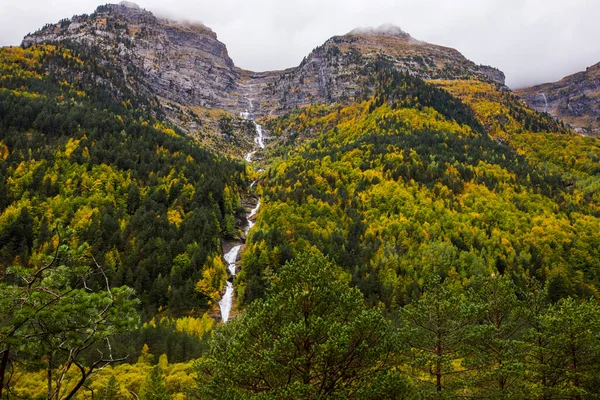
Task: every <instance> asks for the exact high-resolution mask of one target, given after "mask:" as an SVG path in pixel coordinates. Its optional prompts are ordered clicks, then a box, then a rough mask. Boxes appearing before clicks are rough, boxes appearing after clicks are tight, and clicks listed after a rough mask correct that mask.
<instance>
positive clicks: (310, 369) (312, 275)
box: [0, 3, 600, 400]
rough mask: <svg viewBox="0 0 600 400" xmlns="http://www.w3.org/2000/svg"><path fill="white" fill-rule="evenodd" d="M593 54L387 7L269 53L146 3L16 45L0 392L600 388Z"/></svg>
mask: <svg viewBox="0 0 600 400" xmlns="http://www.w3.org/2000/svg"><path fill="white" fill-rule="evenodd" d="M593 71H594V68H591V69H589V70H588V71H587V72H586V73H585V74H584V75H585V76H583V75H581V74H580V75H576V76H574V77H570V78H566V79H565V80H563V81H561V83H560V84H549V85H544V86H540V87H536V88H531V89H524V90H522V91H517V92H513V91H511V90H510V89H509V88H508V87H506V86H505V84H504V81H505V77H504V74H503V73H502V72H501V71H499V70H498V69H496V68H493V67H489V66H482V65H477V64H475V63H473V62H472V61H470V60H468V59H467V58H466V57H464V56H463V55H462V54H461V53H460V52H459V51H457V50H455V49H451V48H448V47H443V46H438V45H435V44H430V43H426V42H423V41H419V40H417V39H415V38H413V37H412V36H410V35H409V34H408V33H406V32H404V31H402V30H401V29H400V28H398V27H395V26H390V25H384V26H381V27H379V28H357V29H354V30H352V31H350V32H348V33H347V34H345V35H341V36H334V37H332V38H330V39H328V40H326V41H325V42H324V43H323V44H322V45H321V46H318V47H316V48H315V49H314V50H313V51H311V52H310V53H309V54H307V56H306V57H305V59H304V60H303V61H302V62H301V63H300V65H298V66H296V67H292V68H288V69H286V70H282V71H265V72H252V71H246V70H242V69H240V68H238V67H236V66H235V64H234V63H233V61H232V60H231V58H230V57H229V55H228V52H227V48H226V46H225V44H223V43H221V42H220V41H219V40H218V39H217V35H216V33H215V32H213V31H212V30H211V29H210V28H208V27H206V26H203V25H200V24H190V23H183V22H176V21H171V20H169V19H166V18H161V17H157V16H155V15H154V14H152V13H151V12H149V11H146V10H144V9H142V8H140V7H139V6H137V5H135V4H132V3H121V4H108V5H103V6H100V7H98V8H97V9H96V10H95V11H94V12H93V13H92V14H89V15H79V16H74V17H72V18H69V19H64V20H61V21H59V22H58V23H52V24H48V25H46V26H44V27H42V28H41V29H40V30H38V31H37V32H34V33H31V34H28V35H27V36H26V37H25V38H24V39H23V42H22V45H21V46H15V47H6V48H1V49H0V278H1V279H0V319H1V321H2V324H0V325H1V326H0V397H2V398H3V396H4V395H6V396H8V398H9V399H17V398H49V399H53V400H58V399H71V398H73V399H75V398H77V399H80V398H81V399H87V398H97V397H98V396H100V397H101V398H103V399H111V400H112V399H121V398H123V399H140V398H142V399H178V400H182V399H215V398H224V399H225V398H231V399H265V398H269V399H271V398H273V399H279V398H281V399H304V398H307V399H308V398H310V399H329V398H332V399H335V398H351V399H443V398H457V397H468V398H489V399H500V398H514V399H522V398H528V399H529V398H531V399H540V400H542V399H543V400H547V399H565V398H569V399H571V398H572V399H593V398H596V397H597V395H598V387H599V386H598V378H597V377H598V376H600V375H599V374H600V362H599V361H600V336H599V335H598V331H599V330H598V329H597V328H598V327H600V303H599V302H598V301H599V299H600V243H599V239H598V235H597V233H598V230H599V229H600V178H599V175H598V172H600V142H599V139H598V138H596V137H595V136H594V134H593V130H592V131H589V132H588V131H585V132H582V131H581V129H580V128H581V124H580V120H579V119H572V118H570V117H573V118H583V119H585V121H587V118H588V117H589V116H590V115H593V114H594V111H593V101H592V100H593V99H594V96H595V95H594V94H593V92H594V90H595V89H594V88H593V85H591V84H590V82H592V81H593V76H594V73H593ZM566 92H568V93H569V94H568V95H566V94H565V93H566ZM573 93H583V94H584V95H585V99H584V98H583V97H581V96H579V94H573ZM565 96H567V97H568V98H569V100H568V101H567V102H568V104H569V106H568V107H566V108H565V106H564V102H565V101H566V100H564V98H565ZM573 96H575V97H577V102H576V101H575V100H576V99H575V98H574V97H573ZM582 96H583V95H582ZM590 99H591V100H590ZM579 100H581V101H579ZM565 110H567V111H568V113H567V114H568V116H567V117H564V116H565V115H567V114H564V115H563V113H562V112H563V111H564V112H566V111H565ZM580 111H581V112H580ZM562 117H564V118H562ZM557 118H562V119H557ZM592 122H593V121H592ZM586 123H587V122H586ZM581 133H585V135H582V134H581ZM7 393H8V394H7Z"/></svg>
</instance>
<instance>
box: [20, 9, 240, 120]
mask: <svg viewBox="0 0 600 400" xmlns="http://www.w3.org/2000/svg"><path fill="white" fill-rule="evenodd" d="M64 41H73V42H76V43H79V44H83V45H90V46H94V47H95V48H98V49H99V50H100V51H103V52H106V53H108V54H109V55H110V56H111V57H112V58H113V60H114V61H116V62H118V63H119V64H121V66H123V68H124V73H130V74H131V73H134V74H135V75H136V76H135V79H136V80H139V81H140V82H141V83H142V85H143V86H144V87H145V88H146V89H148V90H149V91H150V92H151V93H153V94H156V95H158V96H162V97H164V98H167V99H169V100H172V101H175V102H178V103H181V104H184V105H198V106H202V107H216V108H222V109H229V108H231V107H233V106H234V105H235V104H237V99H235V96H234V95H233V93H234V92H235V88H236V82H237V80H238V74H237V72H236V71H235V69H234V65H233V61H232V60H231V58H229V55H228V54H227V48H226V47H225V45H224V44H223V43H221V42H219V41H218V40H217V35H216V34H215V33H214V32H213V31H212V30H210V29H209V28H207V27H205V26H203V25H192V24H183V23H178V22H173V21H169V20H165V19H159V18H156V17H155V16H154V15H153V14H152V13H150V12H148V11H145V10H142V9H140V8H139V7H137V6H136V5H134V4H132V3H123V4H119V5H116V4H109V5H106V6H100V7H98V9H97V10H96V12H94V13H93V14H91V15H89V16H88V15H82V16H76V17H73V18H72V19H70V20H62V21H61V22H59V23H58V24H55V25H47V26H45V27H44V28H43V29H41V30H40V31H38V32H36V33H34V34H32V35H28V36H26V37H25V38H24V39H23V45H25V46H28V45H31V44H34V43H40V42H64ZM132 78H133V77H132Z"/></svg>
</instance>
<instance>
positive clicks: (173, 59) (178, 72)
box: [22, 2, 504, 132]
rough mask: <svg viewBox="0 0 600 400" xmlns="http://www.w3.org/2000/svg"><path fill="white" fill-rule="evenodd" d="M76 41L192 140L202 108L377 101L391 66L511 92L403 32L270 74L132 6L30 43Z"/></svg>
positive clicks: (351, 36) (276, 109)
mask: <svg viewBox="0 0 600 400" xmlns="http://www.w3.org/2000/svg"><path fill="white" fill-rule="evenodd" d="M67 41H70V42H75V43H78V44H82V45H86V46H89V47H93V48H96V49H98V50H99V51H100V52H101V53H102V54H105V55H106V57H105V58H106V60H107V62H113V63H116V64H117V65H118V66H119V67H120V68H121V69H122V70H123V76H124V79H125V80H126V81H128V82H130V85H131V86H132V87H133V88H134V89H135V90H136V91H142V92H145V93H147V94H148V95H151V96H154V95H156V96H158V97H159V100H160V101H161V102H162V103H163V104H164V105H165V108H166V109H167V110H169V109H171V108H172V107H175V108H176V109H177V110H178V113H170V118H171V120H172V121H173V122H175V123H177V125H178V126H180V127H181V128H182V129H184V130H187V131H189V132H194V131H195V130H197V124H194V123H189V122H186V120H194V118H193V115H194V114H198V112H197V110H194V107H203V108H211V109H215V108H216V109H221V110H226V111H228V112H231V113H233V114H235V115H237V114H239V113H240V112H242V111H244V110H251V111H252V112H254V113H255V114H256V115H258V116H264V115H267V114H273V113H274V114H282V113H285V112H286V111H288V110H290V109H292V108H295V107H298V106H305V105H309V104H312V103H314V102H324V103H330V102H337V101H341V102H348V101H351V100H353V99H355V98H357V97H358V96H361V95H367V96H368V94H369V93H370V91H371V90H372V89H373V80H372V79H371V76H372V74H373V70H374V69H376V68H377V65H378V64H381V63H388V64H390V65H393V66H395V67H396V68H397V69H399V70H401V71H407V72H410V73H411V74H414V75H415V76H418V77H420V78H423V79H441V78H443V79H459V78H467V77H471V76H473V77H477V78H479V79H485V80H491V81H494V82H497V83H499V84H504V74H503V73H502V72H501V71H499V70H497V69H494V68H491V67H486V66H477V65H476V64H474V63H473V62H471V61H469V60H467V59H466V58H465V57H464V56H463V55H462V54H460V53H459V52H458V51H456V50H454V49H450V48H447V47H442V46H437V45H433V44H429V43H425V42H421V41H418V40H415V39H413V38H412V37H411V36H410V35H409V34H407V33H405V32H403V31H402V30H401V29H400V28H398V27H395V26H382V27H379V28H376V29H373V28H365V29H356V30H353V31H352V32H350V33H348V34H346V35H343V36H335V37H333V38H331V39H329V40H328V41H326V42H325V43H324V44H323V45H322V46H319V47H318V48H316V49H314V50H313V51H312V52H311V53H310V54H309V55H308V56H307V57H306V58H305V59H304V60H303V62H302V63H301V64H300V65H299V66H298V67H294V68H289V69H286V70H284V71H267V72H252V71H246V70H242V69H240V68H237V67H235V66H234V63H233V61H232V60H231V58H230V57H229V55H228V53H227V48H226V46H225V45H224V44H223V43H221V42H219V41H218V39H217V36H216V34H215V33H214V32H213V31H212V30H211V29H210V28H208V27H206V26H204V25H201V24H184V23H179V22H174V21H170V20H167V19H163V18H159V17H156V16H154V15H153V14H152V13H151V12H149V11H146V10H143V9H140V8H139V7H138V6H136V5H135V4H133V3H129V2H124V3H121V4H118V5H116V4H108V5H106V6H100V7H98V9H97V10H96V11H95V12H94V13H93V14H91V15H81V16H75V17H73V18H72V19H64V20H62V21H60V22H59V23H57V24H49V25H46V26H45V27H44V28H42V29H41V30H39V31H37V32H35V33H33V34H29V35H27V36H26V37H25V38H24V39H23V43H22V44H23V46H30V45H32V44H37V43H55V42H67ZM190 107H191V108H190ZM182 108H183V110H182ZM182 113H183V114H184V115H185V116H184V117H182V116H181V114H182ZM178 114H179V115H178Z"/></svg>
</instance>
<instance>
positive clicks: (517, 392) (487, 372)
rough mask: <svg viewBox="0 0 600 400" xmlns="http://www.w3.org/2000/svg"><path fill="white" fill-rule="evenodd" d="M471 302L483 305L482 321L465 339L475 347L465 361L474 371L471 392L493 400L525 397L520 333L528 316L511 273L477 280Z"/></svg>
mask: <svg viewBox="0 0 600 400" xmlns="http://www.w3.org/2000/svg"><path fill="white" fill-rule="evenodd" d="M469 301H471V302H473V303H474V304H479V305H480V307H481V308H480V310H479V311H480V314H479V318H478V319H479V323H477V324H474V325H473V326H472V327H471V329H470V332H469V334H468V335H467V337H466V338H465V340H466V341H467V343H468V344H469V345H471V346H472V347H473V351H472V352H471V357H470V358H469V359H467V360H465V361H464V362H463V364H465V365H468V366H469V368H470V369H473V370H474V371H475V372H474V373H473V374H472V380H471V382H470V385H469V386H471V389H472V392H474V393H477V394H478V395H480V396H483V397H486V398H494V399H510V398H514V399H519V398H523V390H524V381H523V374H524V357H523V354H524V350H525V348H524V347H525V346H524V343H523V342H522V341H521V340H520V334H521V332H522V329H521V328H522V327H523V325H524V323H525V318H524V311H523V305H522V303H521V302H520V301H519V299H518V298H517V288H516V286H515V284H514V283H513V282H512V280H511V278H510V277H508V276H496V275H492V276H488V277H483V278H479V279H476V280H475V282H474V285H473V288H472V290H471V296H470V298H469Z"/></svg>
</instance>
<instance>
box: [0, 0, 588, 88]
mask: <svg viewBox="0 0 600 400" xmlns="http://www.w3.org/2000/svg"><path fill="white" fill-rule="evenodd" d="M137 3H138V4H139V5H140V6H142V7H144V8H146V9H148V10H150V11H154V12H156V13H160V14H163V15H168V16H169V17H171V18H180V19H186V20H195V21H202V22H203V23H204V24H206V25H207V26H209V27H211V28H212V29H213V30H214V31H215V32H216V33H217V35H218V36H219V39H220V40H221V41H222V42H224V43H225V44H226V45H227V47H228V49H229V52H230V55H231V57H232V58H233V60H234V61H235V63H236V65H238V66H240V67H242V68H246V69H251V70H257V71H258V70H267V69H283V68H287V67H292V66H295V65H297V64H298V63H299V62H300V61H301V60H302V58H303V57H304V56H305V55H307V54H308V52H309V51H310V50H311V49H312V48H314V47H316V46H318V45H320V44H322V43H323V42H324V41H325V40H327V39H328V38H329V37H331V36H333V35H336V34H344V33H346V32H348V31H350V30H352V29H354V28H356V27H360V26H379V25H381V24H384V23H392V24H395V25H398V26H400V27H401V28H402V29H403V30H405V31H406V32H408V33H410V34H411V35H412V36H413V37H414V38H416V39H420V40H425V41H428V42H431V43H436V44H441V45H444V46H449V47H454V48H456V49H458V50H459V51H461V52H462V53H463V54H465V56H467V57H468V58H470V59H472V60H473V61H475V62H477V63H481V64H488V65H493V66H495V67H498V68H500V69H501V70H503V71H504V72H505V73H506V76H507V83H508V84H509V85H510V86H511V87H520V86H524V85H529V84H535V83H541V82H545V81H550V80H557V79H560V78H561V77H563V76H565V75H567V74H570V73H574V72H577V71H579V70H582V69H585V67H587V66H589V65H592V64H595V63H596V62H599V61H600V45H599V44H598V43H597V28H596V25H597V22H596V20H597V18H598V15H600V2H597V1H594V0H571V1H569V2H566V1H564V0H303V1H289V0H211V1H207V0H200V1H198V0H196V1H193V0H171V1H170V2H168V4H165V2H163V1H160V0H138V1H137ZM97 5H98V3H97V2H96V1H93V0H80V1H77V2H74V1H72V0H70V1H69V0H50V1H47V0H45V1H42V0H0V10H1V11H0V45H16V44H19V43H20V40H21V38H22V37H23V36H24V35H25V34H26V33H28V32H31V31H35V30H36V29H38V28H40V27H41V26H43V25H44V24H45V23H47V22H56V21H58V20H60V19H62V18H65V17H70V16H72V15H73V14H81V13H91V12H93V11H94V9H95V8H96V6H97Z"/></svg>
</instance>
